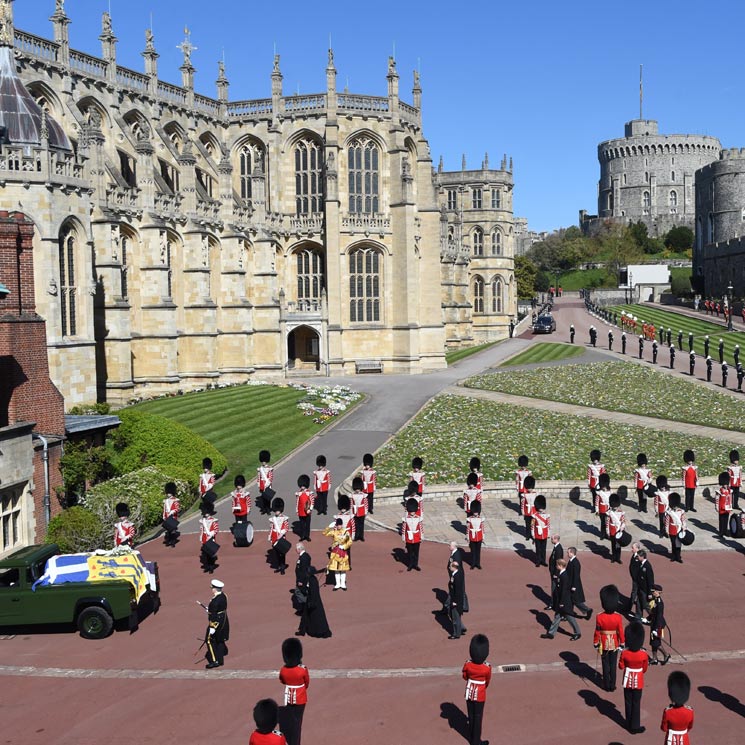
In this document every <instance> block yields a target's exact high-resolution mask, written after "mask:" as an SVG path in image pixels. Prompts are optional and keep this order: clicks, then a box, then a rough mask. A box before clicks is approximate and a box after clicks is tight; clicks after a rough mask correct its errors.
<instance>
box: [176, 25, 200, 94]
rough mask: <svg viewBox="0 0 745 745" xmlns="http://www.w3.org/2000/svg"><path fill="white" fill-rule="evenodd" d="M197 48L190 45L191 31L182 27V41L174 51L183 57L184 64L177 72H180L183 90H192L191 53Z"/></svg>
mask: <svg viewBox="0 0 745 745" xmlns="http://www.w3.org/2000/svg"><path fill="white" fill-rule="evenodd" d="M197 48H198V47H195V46H194V45H193V44H192V43H191V31H189V28H188V27H187V26H184V40H183V41H182V42H181V43H180V44H177V45H176V49H180V50H181V53H182V54H183V55H184V62H183V64H182V65H181V67H179V70H181V83H182V85H183V86H184V88H188V89H190V90H193V89H194V73H195V72H196V69H195V67H194V65H192V64H191V53H192V52H195V51H196V50H197Z"/></svg>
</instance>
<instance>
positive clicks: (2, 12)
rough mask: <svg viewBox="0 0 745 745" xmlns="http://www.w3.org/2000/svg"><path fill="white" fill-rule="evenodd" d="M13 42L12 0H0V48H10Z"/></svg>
mask: <svg viewBox="0 0 745 745" xmlns="http://www.w3.org/2000/svg"><path fill="white" fill-rule="evenodd" d="M14 41H15V34H14V31H13V0H0V47H12V46H13V43H14Z"/></svg>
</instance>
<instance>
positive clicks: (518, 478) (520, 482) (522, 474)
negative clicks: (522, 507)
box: [515, 468, 532, 494]
mask: <svg viewBox="0 0 745 745" xmlns="http://www.w3.org/2000/svg"><path fill="white" fill-rule="evenodd" d="M531 475H532V474H531V472H530V470H529V469H527V468H518V469H517V471H515V484H516V485H517V493H518V494H522V493H523V492H524V491H525V479H526V478H528V476H531Z"/></svg>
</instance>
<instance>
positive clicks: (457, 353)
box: [445, 339, 504, 365]
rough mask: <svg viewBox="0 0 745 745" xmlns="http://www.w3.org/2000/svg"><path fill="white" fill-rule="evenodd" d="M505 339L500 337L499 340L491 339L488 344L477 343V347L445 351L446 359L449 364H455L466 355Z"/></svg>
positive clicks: (468, 355)
mask: <svg viewBox="0 0 745 745" xmlns="http://www.w3.org/2000/svg"><path fill="white" fill-rule="evenodd" d="M503 341H504V339H500V340H499V341H490V342H487V343H486V344H477V345H476V346H475V347H464V348H462V349H453V350H452V351H451V352H446V353H445V361H446V362H447V363H448V365H454V364H455V363H456V362H459V361H460V360H463V359H465V358H466V357H470V356H471V355H472V354H476V352H481V351H483V350H484V349H489V347H493V346H494V345H495V344H501V343H502V342H503Z"/></svg>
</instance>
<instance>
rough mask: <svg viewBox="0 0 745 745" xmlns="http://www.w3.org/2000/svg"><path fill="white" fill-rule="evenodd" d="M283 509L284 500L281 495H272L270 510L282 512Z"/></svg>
mask: <svg viewBox="0 0 745 745" xmlns="http://www.w3.org/2000/svg"><path fill="white" fill-rule="evenodd" d="M284 511H285V500H284V499H282V497H274V499H272V512H284Z"/></svg>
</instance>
